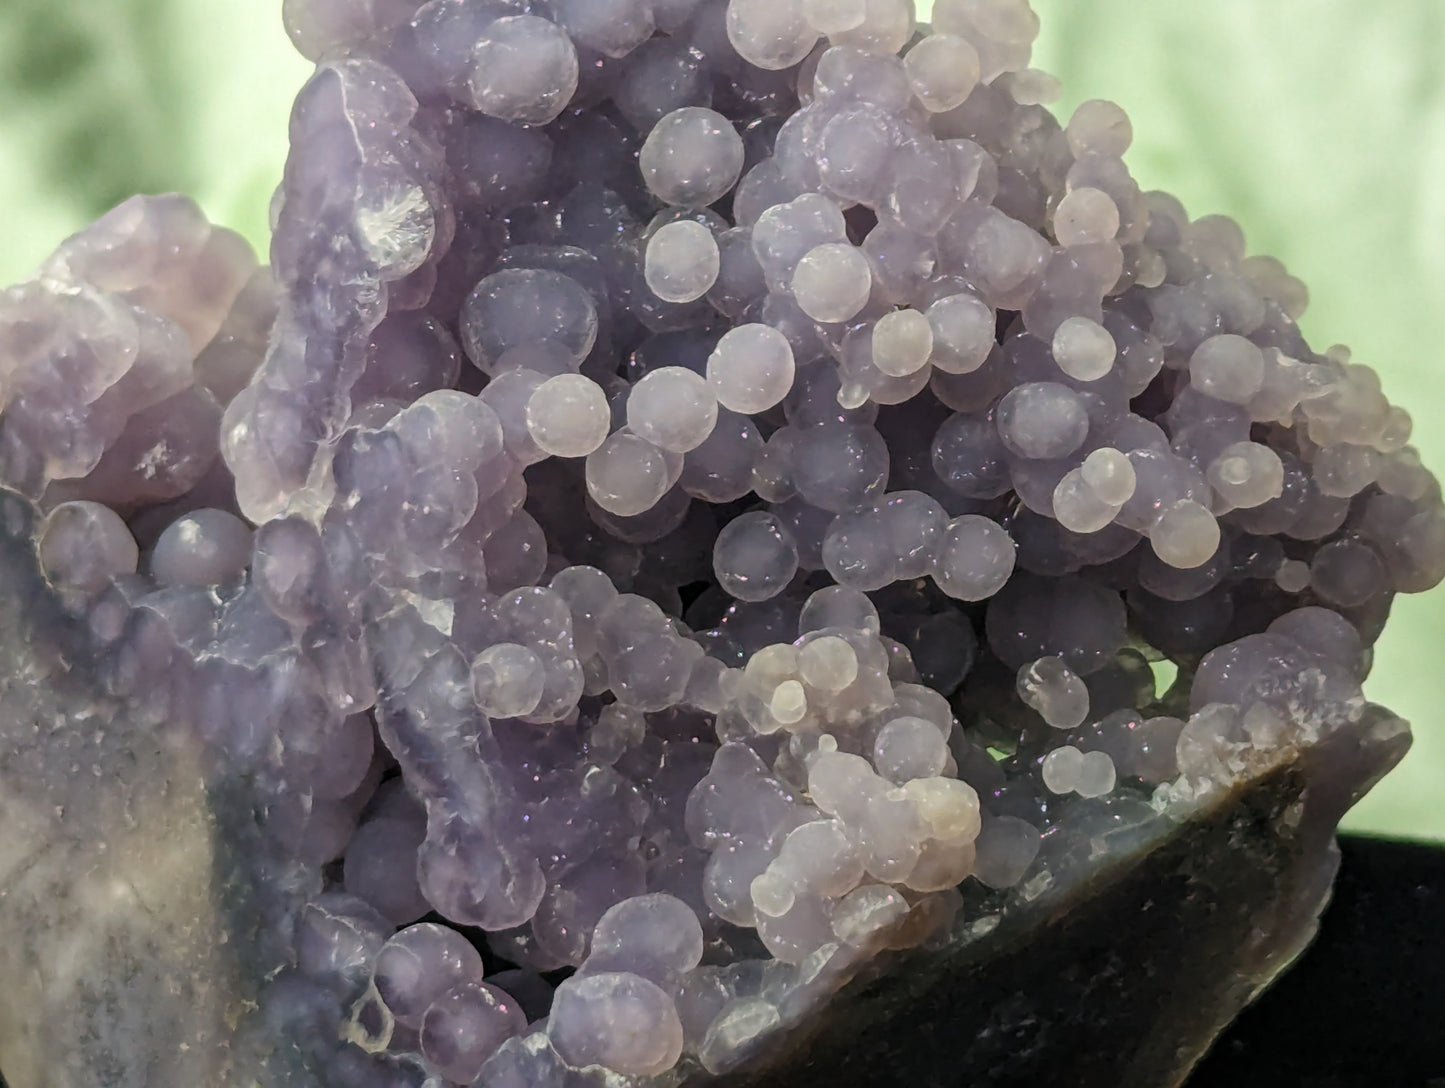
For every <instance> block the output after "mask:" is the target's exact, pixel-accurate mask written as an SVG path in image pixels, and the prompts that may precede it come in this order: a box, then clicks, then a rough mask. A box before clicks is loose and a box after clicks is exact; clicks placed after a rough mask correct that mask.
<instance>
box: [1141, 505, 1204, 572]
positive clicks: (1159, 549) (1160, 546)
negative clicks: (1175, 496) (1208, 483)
mask: <svg viewBox="0 0 1445 1088" xmlns="http://www.w3.org/2000/svg"><path fill="white" fill-rule="evenodd" d="M1149 543H1150V545H1151V546H1152V547H1153V548H1154V554H1155V555H1157V556H1158V557H1159V558H1160V559H1162V560H1164V562H1166V563H1168V564H1169V565H1170V566H1171V567H1178V568H1179V569H1181V570H1189V569H1192V568H1194V567H1198V566H1203V565H1204V564H1205V563H1207V562H1209V560H1210V559H1212V558H1213V557H1214V553H1215V552H1216V551H1218V550H1219V522H1218V521H1216V520H1215V518H1214V515H1213V514H1211V513H1210V512H1209V509H1208V508H1207V507H1205V506H1202V505H1200V504H1199V503H1197V502H1195V501H1194V500H1193V499H1180V500H1179V501H1178V502H1176V503H1174V504H1173V505H1171V506H1166V507H1165V508H1164V511H1163V512H1162V513H1161V514H1160V515H1159V518H1158V520H1157V521H1155V522H1154V524H1153V526H1151V527H1150V529H1149Z"/></svg>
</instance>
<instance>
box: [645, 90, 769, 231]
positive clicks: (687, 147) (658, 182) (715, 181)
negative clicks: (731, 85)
mask: <svg viewBox="0 0 1445 1088" xmlns="http://www.w3.org/2000/svg"><path fill="white" fill-rule="evenodd" d="M637 165H638V167H639V168H640V169H641V171H642V180H643V181H644V182H646V184H647V188H648V189H649V190H650V191H651V192H652V194H653V195H654V196H656V197H657V199H658V200H661V201H662V202H663V203H664V204H673V205H678V206H683V207H693V208H700V207H705V206H706V205H708V204H711V203H713V202H714V201H716V200H718V199H720V198H721V197H722V196H723V195H724V194H725V193H726V192H727V191H728V190H729V189H731V188H732V187H733V186H734V185H736V184H737V180H738V175H739V174H741V173H742V171H743V140H742V137H741V136H739V135H738V134H737V130H736V129H734V128H733V126H732V122H731V121H729V120H728V119H727V118H726V117H724V116H723V115H722V114H720V113H718V112H716V111H715V110H709V109H704V108H703V107H701V106H684V107H683V108H682V109H677V110H673V111H672V112H671V113H669V114H667V115H665V116H664V117H663V118H662V119H661V120H660V121H658V122H657V124H655V125H653V126H652V131H651V132H649V133H648V134H647V139H646V140H645V141H643V144H642V150H641V151H640V152H639V153H638V156H637Z"/></svg>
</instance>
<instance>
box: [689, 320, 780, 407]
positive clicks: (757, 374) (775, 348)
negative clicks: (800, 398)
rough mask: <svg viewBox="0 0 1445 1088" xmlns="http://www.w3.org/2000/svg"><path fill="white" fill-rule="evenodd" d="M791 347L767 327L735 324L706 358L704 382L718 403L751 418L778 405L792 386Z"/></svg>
mask: <svg viewBox="0 0 1445 1088" xmlns="http://www.w3.org/2000/svg"><path fill="white" fill-rule="evenodd" d="M793 374H794V363H793V346H792V345H791V344H790V343H788V338H787V337H786V336H784V335H783V334H782V333H781V332H779V331H778V330H777V329H775V328H773V327H772V326H771V325H762V324H757V323H753V324H747V325H739V326H737V327H736V328H734V329H730V330H729V331H728V332H726V333H724V334H723V336H722V339H720V340H719V341H718V342H717V347H715V348H714V349H713V351H712V354H711V355H710V356H708V360H707V382H708V385H709V386H711V387H712V391H713V394H714V395H715V396H716V397H717V399H718V402H719V403H720V404H721V405H722V406H723V407H724V408H727V409H729V410H730V411H733V412H742V413H744V414H747V415H752V414H755V413H757V412H766V411H767V410H768V409H769V408H772V407H773V406H774V405H776V404H779V403H781V402H782V399H783V398H784V397H786V396H787V395H788V390H790V389H791V388H792V387H793Z"/></svg>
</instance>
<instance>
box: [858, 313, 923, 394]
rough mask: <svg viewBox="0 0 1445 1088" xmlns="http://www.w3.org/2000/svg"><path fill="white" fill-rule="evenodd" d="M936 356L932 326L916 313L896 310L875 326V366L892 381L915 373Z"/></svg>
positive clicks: (878, 321)
mask: <svg viewBox="0 0 1445 1088" xmlns="http://www.w3.org/2000/svg"><path fill="white" fill-rule="evenodd" d="M932 354H933V326H932V325H931V324H930V323H929V321H928V318H927V316H925V315H924V314H922V313H919V312H918V311H917V310H893V311H892V312H891V313H886V314H884V315H883V316H882V317H880V318H879V319H878V320H877V322H876V323H875V324H874V325H873V365H874V366H876V367H877V368H878V369H879V370H881V371H882V372H883V373H884V374H887V375H888V376H889V377H891V378H904V377H907V376H908V375H909V374H916V373H917V372H918V371H919V370H921V369H922V368H923V367H925V366H927V365H928V358H929V356H930V355H932Z"/></svg>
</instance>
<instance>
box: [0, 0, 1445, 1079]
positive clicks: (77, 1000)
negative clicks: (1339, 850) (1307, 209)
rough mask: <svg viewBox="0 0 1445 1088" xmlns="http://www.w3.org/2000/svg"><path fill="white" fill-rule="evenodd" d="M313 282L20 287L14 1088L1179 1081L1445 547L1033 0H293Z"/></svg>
mask: <svg viewBox="0 0 1445 1088" xmlns="http://www.w3.org/2000/svg"><path fill="white" fill-rule="evenodd" d="M284 7H285V22H286V28H287V30H288V31H289V33H290V34H291V37H292V39H293V40H294V41H295V43H296V45H297V46H298V48H300V50H301V51H302V52H303V53H304V54H305V55H306V56H307V57H309V58H311V59H313V60H315V61H316V62H317V69H316V74H315V75H314V77H313V78H312V79H311V80H310V81H309V82H308V83H307V85H306V86H305V88H304V89H303V90H302V91H301V93H300V95H299V97H298V99H297V101H296V105H295V109H294V112H293V115H292V121H291V156H290V159H289V161H288V163H287V167H286V174H285V179H284V181H283V183H282V186H281V188H280V190H279V193H278V198H277V200H276V203H275V206H274V224H275V232H274V236H273V239H272V246H271V254H270V265H269V267H264V268H263V267H258V265H257V261H256V259H255V257H254V256H253V255H252V254H251V253H250V252H249V251H248V249H247V247H246V246H245V244H244V243H243V242H242V241H241V240H240V239H239V238H238V237H237V236H235V235H234V234H232V233H230V232H228V231H225V230H222V229H219V228H214V227H212V226H210V225H209V224H208V223H207V222H206V221H205V220H204V218H203V217H202V216H201V214H200V212H199V211H198V209H197V208H196V207H195V206H194V205H193V204H192V203H190V202H189V201H188V200H186V199H184V198H181V197H176V196H167V197H152V198H139V197H138V198H136V199H134V200H131V201H128V202H127V203H125V204H123V205H121V206H120V207H119V208H117V209H116V210H115V211H113V212H111V213H110V214H108V215H107V216H105V217H103V218H102V219H101V220H99V221H98V222H97V223H95V224H94V225H93V226H91V227H89V228H87V229H85V230H83V231H82V232H81V233H79V234H77V235H76V236H75V237H73V238H71V239H69V240H67V241H66V242H64V243H63V244H62V245H61V246H60V248H59V249H58V250H57V251H56V253H55V254H54V255H53V256H52V257H51V258H50V259H49V260H48V261H47V262H46V264H45V265H44V267H43V268H42V269H41V270H40V271H39V273H38V274H37V275H36V276H35V277H34V278H33V279H31V280H29V281H27V282H25V283H23V284H20V285H18V286H16V287H13V288H11V289H9V290H8V291H6V292H4V293H3V294H0V485H3V486H0V621H3V630H4V632H5V638H4V640H3V641H0V712H3V713H0V820H3V827H4V835H3V840H0V935H3V937H4V940H0V979H3V982H4V987H3V991H0V1068H3V1070H4V1076H5V1078H6V1080H7V1081H8V1083H9V1085H10V1086H11V1088H35V1086H60V1088H70V1086H102V1085H103V1086H107V1088H120V1086H130V1085H207V1086H227V1085H237V1086H241V1085H245V1086H251V1085H260V1086H262V1088H270V1086H291V1085H297V1086H302V1085H324V1086H334V1088H372V1086H376V1088H382V1086H386V1088H391V1086H413V1088H421V1086H428V1088H443V1086H446V1085H462V1086H469V1085H476V1086H487V1088H492V1086H496V1088H529V1086H530V1088H552V1086H560V1088H584V1086H604V1085H605V1086H609V1088H621V1086H643V1085H651V1086H657V1088H663V1086H679V1085H700V1084H728V1085H739V1086H741V1085H785V1084H786V1085H789V1086H790V1088H795V1086H800V1085H814V1084H817V1085H825V1084H826V1085H836V1084H839V1083H866V1084H870V1085H888V1084H914V1085H916V1084H951V1083H965V1082H968V1083H975V1082H978V1083H983V1082H987V1083H993V1084H1011V1083H1028V1084H1033V1085H1037V1084H1055V1083H1057V1084H1073V1085H1080V1084H1085V1085H1087V1084H1101V1085H1103V1084H1108V1085H1134V1084H1137V1085H1158V1084H1168V1083H1177V1082H1178V1081H1179V1080H1181V1079H1182V1078H1183V1077H1184V1076H1185V1075H1186V1074H1187V1072H1188V1070H1189V1069H1190V1068H1191V1066H1192V1065H1193V1063H1194V1062H1195V1061H1196V1060H1197V1059H1198V1058H1199V1056H1200V1055H1201V1054H1202V1053H1203V1051H1204V1049H1205V1048H1206V1047H1207V1046H1208V1044H1209V1042H1210V1040H1211V1039H1212V1038H1213V1037H1214V1035H1215V1034H1216V1033H1217V1032H1218V1031H1219V1030H1220V1028H1221V1027H1222V1026H1223V1025H1224V1024H1225V1023H1226V1022H1227V1021H1228V1020H1229V1019H1230V1018H1231V1017H1232V1016H1233V1015H1234V1014H1235V1013H1236V1012H1237V1011H1238V1010H1239V1009H1240V1008H1241V1007H1242V1006H1243V1005H1244V1004H1245V1003H1246V1002H1247V1001H1248V1000H1249V999H1250V998H1251V997H1252V996H1253V995H1254V994H1256V993H1258V991H1259V990H1260V989H1261V988H1262V987H1263V986H1264V985H1265V984H1267V983H1268V981H1269V980H1270V979H1271V978H1272V977H1274V976H1275V975H1276V974H1277V973H1278V972H1279V971H1280V970H1282V969H1283V968H1284V967H1285V966H1286V965H1287V964H1288V963H1289V962H1290V961H1291V960H1292V959H1293V958H1294V957H1295V956H1296V955H1298V953H1299V952H1300V951H1301V950H1302V948H1303V947H1304V946H1305V944H1306V943H1307V942H1308V940H1309V938H1310V936H1311V934H1312V933H1313V929H1314V923H1315V919H1316V917H1317V915H1318V912H1319V910H1320V909H1321V908H1322V906H1323V904H1324V901H1325V899H1326V897H1327V895H1328V890H1329V886H1330V882H1331V880H1332V877H1333V873H1334V865H1335V858H1336V856H1337V855H1336V854H1335V852H1334V848H1333V844H1332V834H1333V829H1334V827H1335V824H1336V822H1337V821H1338V819H1339V817H1340V815H1341V814H1342V813H1343V812H1344V810H1345V809H1346V808H1348V806H1349V805H1350V804H1351V803H1352V802H1353V801H1354V800H1355V799H1356V798H1357V797H1358V796H1359V795H1360V794H1361V793H1362V792H1363V791H1364V790H1365V789H1367V788H1368V787H1369V786H1370V785H1372V784H1373V782H1374V781H1375V780H1377V779H1378V777H1379V776H1380V775H1381V774H1383V773H1384V772H1385V771H1387V770H1388V769H1389V768H1390V766H1392V765H1393V764H1394V763H1395V762H1396V761H1397V760H1398V759H1399V758H1400V757H1401V756H1402V755H1403V753H1404V750H1405V748H1406V747H1407V746H1408V743H1409V732H1408V728H1407V727H1406V725H1405V724H1404V723H1403V722H1402V721H1400V720H1399V719H1397V718H1395V717H1394V716H1393V715H1391V714H1390V713H1389V712H1388V711H1386V710H1384V709H1383V708H1380V707H1378V706H1374V705H1372V704H1370V703H1368V702H1366V701H1365V699H1364V697H1363V695H1362V693H1361V686H1360V685H1361V681H1362V680H1363V679H1364V677H1365V675H1366V673H1367V672H1368V670H1369V666H1370V660H1371V646H1372V644H1373V642H1374V641H1375V639H1376V637H1377V636H1378V634H1379V632H1380V630H1381V628H1382V626H1383V624H1384V621H1385V618H1386V616H1387V614H1388V611H1389V607H1390V602H1391V600H1392V599H1393V597H1394V595H1395V594H1396V593H1399V592H1420V591H1424V590H1427V589H1430V588H1431V587H1433V586H1434V585H1435V584H1436V583H1437V582H1439V581H1440V580H1441V578H1442V576H1445V512H1442V502H1441V494H1440V488H1439V486H1438V484H1437V483H1436V481H1435V479H1434V478H1433V477H1432V476H1431V475H1430V474H1429V472H1428V471H1427V470H1426V469H1425V468H1424V467H1422V465H1421V464H1420V461H1419V459H1418V457H1417V455H1416V452H1415V450H1414V449H1413V448H1412V447H1411V446H1410V445H1409V438H1410V417H1409V415H1408V414H1407V413H1406V412H1405V411H1404V410H1403V409H1401V408H1398V407H1395V406H1392V405H1391V404H1390V403H1389V402H1388V401H1387V400H1386V399H1385V397H1384V396H1383V394H1382V393H1381V389H1380V383H1379V380H1378V378H1377V377H1376V376H1375V374H1374V373H1373V372H1372V371H1370V370H1369V369H1368V368H1366V367H1365V366H1362V365H1360V364H1357V363H1354V362H1352V361H1351V359H1350V356H1349V353H1348V352H1347V351H1346V350H1345V349H1344V348H1339V347H1336V348H1331V349H1330V350H1329V351H1327V352H1324V353H1321V352H1317V351H1315V350H1313V349H1311V348H1310V347H1309V345H1307V344H1306V343H1305V342H1304V340H1303V339H1302V338H1301V336H1300V333H1299V330H1298V327H1297V325H1296V320H1297V319H1298V317H1299V316H1300V313H1301V312H1302V310H1303V308H1304V305H1305V300H1306V294H1305V290H1304V287H1303V286H1302V285H1301V284H1300V283H1299V282H1298V281H1297V280H1295V279H1294V278H1292V277H1291V276H1290V275H1289V274H1288V273H1287V272H1286V271H1285V269H1284V268H1283V267H1282V266H1281V265H1280V264H1279V263H1278V262H1277V261H1274V260H1272V259H1270V258H1267V257H1261V256H1247V255H1246V249H1245V243H1244V239H1243V237H1242V235H1241V233H1240V231H1239V228H1238V227H1237V226H1236V225H1235V224H1234V223H1232V222H1230V221H1229V220H1227V219H1224V218H1221V217H1218V216H1206V217H1204V218H1198V219H1191V218H1190V217H1189V216H1188V215H1187V214H1186V213H1185V211H1184V209H1183V208H1182V207H1181V206H1180V204H1179V203H1178V202H1177V201H1176V200H1174V199H1172V198H1171V197H1169V196H1167V195H1165V194H1162V193H1146V192H1141V191H1140V189H1139V187H1138V185H1137V184H1136V183H1135V182H1134V180H1133V179H1132V178H1131V176H1130V174H1129V171H1128V169H1127V167H1126V166H1125V164H1124V162H1123V156H1124V154H1125V152H1126V151H1127V149H1128V146H1129V143H1130V138H1131V130H1130V126H1129V121H1128V119H1127V118H1126V117H1125V115H1124V113H1123V112H1122V111H1121V110H1120V109H1119V108H1118V107H1117V106H1114V105H1112V104H1110V103H1107V102H1101V101H1094V102H1088V103H1085V104H1084V105H1083V106H1081V107H1080V108H1079V109H1078V110H1077V111H1075V113H1074V114H1073V116H1072V117H1070V118H1069V119H1068V120H1067V123H1063V124H1061V123H1060V122H1059V121H1058V120H1056V119H1055V118H1054V117H1053V116H1052V114H1050V112H1049V111H1048V110H1047V109H1046V108H1045V106H1044V105H1042V104H1040V100H1041V99H1047V97H1048V94H1049V91H1050V89H1051V87H1052V81H1051V80H1050V79H1049V78H1048V77H1046V76H1044V75H1043V74H1042V73H1039V72H1036V71H1034V70H1031V69H1029V68H1028V62H1029V52H1030V43H1031V42H1032V40H1033V39H1034V37H1035V34H1036V32H1037V29H1038V28H1037V20H1036V18H1035V16H1034V14H1033V13H1032V12H1031V11H1030V9H1029V7H1028V5H1027V3H1026V0H938V2H937V3H936V4H935V5H934V8H933V15H932V19H933V23H932V25H931V26H924V25H921V24H919V23H918V22H917V21H916V20H915V13H914V10H913V5H912V3H911V2H910V0H551V2H544V0H429V2H427V3H425V4H418V3H416V2H415V0H287V2H286V3H285V5H284Z"/></svg>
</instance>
